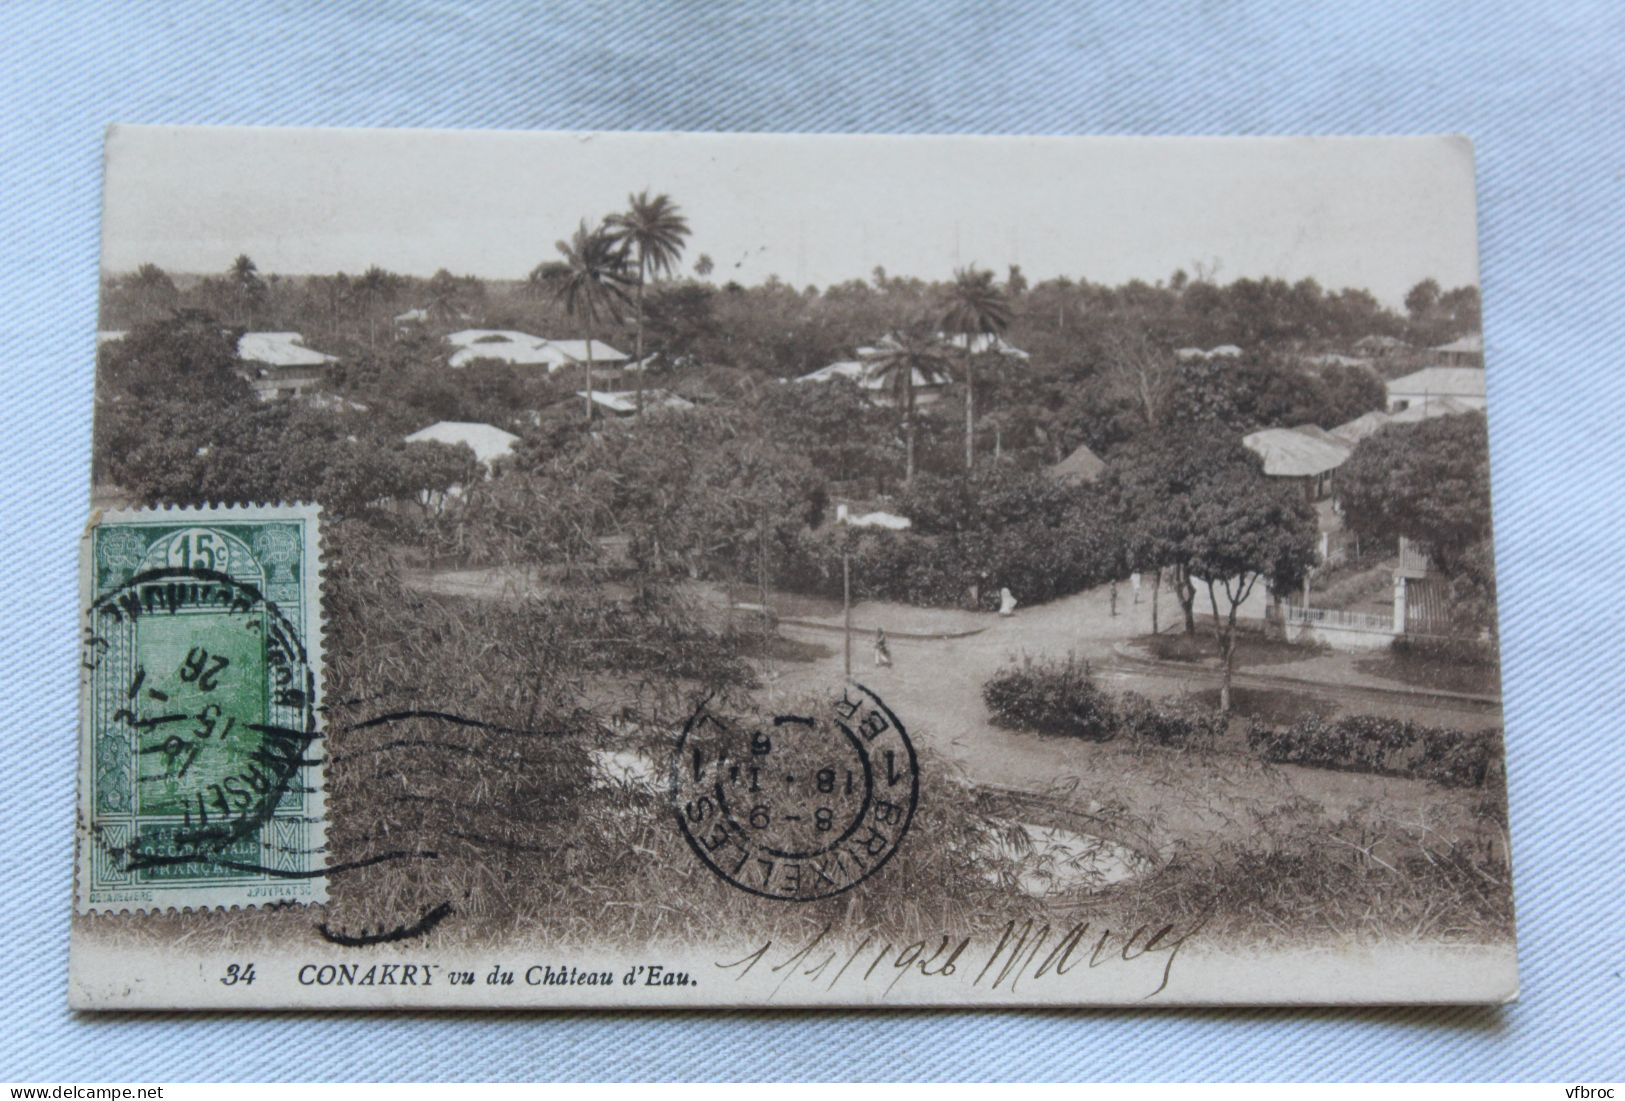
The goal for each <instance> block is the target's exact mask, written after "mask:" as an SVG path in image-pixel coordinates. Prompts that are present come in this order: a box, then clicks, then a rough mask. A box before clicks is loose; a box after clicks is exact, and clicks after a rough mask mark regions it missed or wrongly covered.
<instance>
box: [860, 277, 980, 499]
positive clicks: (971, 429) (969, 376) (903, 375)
mask: <svg viewBox="0 0 1625 1101" xmlns="http://www.w3.org/2000/svg"><path fill="white" fill-rule="evenodd" d="M1009 325H1010V302H1009V299H1008V297H1007V296H1006V295H1005V292H1004V291H1003V290H1001V289H1000V288H999V287H998V285H997V284H995V283H994V282H993V273H992V272H991V271H980V270H978V269H977V268H976V267H975V266H974V265H972V266H971V267H968V268H960V269H958V270H956V271H955V272H954V281H953V283H951V284H950V285H949V286H948V289H947V291H946V293H945V294H944V296H943V301H942V304H941V312H940V314H939V315H938V316H937V317H935V318H932V317H926V318H922V319H920V320H917V321H915V322H914V323H913V324H911V325H908V326H906V327H904V328H902V329H899V330H898V331H896V332H894V333H892V334H890V335H889V336H887V337H886V338H885V339H884V340H882V341H881V342H880V344H879V345H878V346H877V347H876V350H875V352H874V354H873V355H871V356H870V357H869V358H868V362H867V369H868V371H869V376H870V377H871V378H876V379H880V380H882V381H883V384H884V385H885V388H886V389H887V390H888V391H889V392H890V394H891V397H892V404H893V405H895V406H896V407H897V409H898V410H899V411H900V413H901V415H902V419H903V439H904V453H905V456H906V458H905V463H906V466H905V472H904V480H905V481H912V480H913V478H914V388H915V387H916V386H921V385H924V386H930V385H935V384H938V383H941V382H945V381H947V379H948V378H949V377H950V376H951V374H952V373H953V372H952V368H951V366H950V363H951V359H950V350H951V349H957V350H958V351H959V353H960V356H959V364H960V374H961V377H962V379H963V380H964V383H965V469H966V470H970V469H972V468H973V467H974V466H975V464H976V393H975V390H976V386H975V383H976V379H975V364H976V360H977V357H978V356H981V355H984V354H986V353H988V352H997V350H998V341H999V339H1000V338H1001V337H1003V335H1004V331H1005V330H1006V329H1007V328H1008V327H1009Z"/></svg>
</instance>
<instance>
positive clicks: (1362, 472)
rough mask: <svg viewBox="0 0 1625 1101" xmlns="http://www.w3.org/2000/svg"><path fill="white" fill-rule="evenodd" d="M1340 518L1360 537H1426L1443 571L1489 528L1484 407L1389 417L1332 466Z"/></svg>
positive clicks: (1385, 540)
mask: <svg viewBox="0 0 1625 1101" xmlns="http://www.w3.org/2000/svg"><path fill="white" fill-rule="evenodd" d="M1337 497H1338V501H1339V503H1340V504H1341V505H1342V508H1343V516H1344V522H1345V523H1347V524H1348V526H1349V529H1350V530H1352V531H1354V532H1357V533H1358V534H1359V535H1360V537H1361V538H1362V539H1365V540H1369V541H1371V542H1373V543H1380V544H1387V545H1389V546H1392V545H1393V544H1395V543H1396V542H1397V541H1398V540H1399V538H1400V536H1404V537H1405V538H1407V539H1410V540H1412V541H1413V542H1417V543H1422V544H1424V545H1426V547H1427V548H1428V550H1429V552H1430V553H1431V554H1432V555H1433V559H1434V562H1435V563H1436V564H1438V566H1439V568H1440V569H1442V570H1443V571H1444V572H1445V573H1446V574H1452V575H1453V574H1455V573H1456V572H1458V559H1460V558H1461V556H1462V555H1463V554H1465V552H1466V551H1467V549H1468V548H1470V547H1472V546H1473V545H1474V544H1476V543H1479V542H1481V541H1483V540H1486V539H1488V538H1489V536H1490V448H1489V428H1488V423H1487V422H1486V420H1485V418H1484V414H1482V413H1460V414H1456V415H1453V416H1448V417H1434V418H1431V419H1429V420H1425V421H1419V422H1417V423H1415V424H1394V425H1389V426H1387V427H1386V428H1383V429H1382V430H1381V431H1379V432H1377V433H1375V434H1374V435H1371V436H1368V437H1366V438H1365V439H1363V440H1361V441H1360V443H1359V446H1357V447H1356V448H1355V449H1354V454H1353V455H1351V456H1349V461H1348V462H1346V463H1344V464H1343V465H1342V466H1341V467H1339V468H1338V471H1337Z"/></svg>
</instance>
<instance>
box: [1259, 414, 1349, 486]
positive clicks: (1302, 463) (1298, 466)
mask: <svg viewBox="0 0 1625 1101" xmlns="http://www.w3.org/2000/svg"><path fill="white" fill-rule="evenodd" d="M1241 442H1242V443H1243V444H1244V445H1246V447H1247V450H1249V451H1251V452H1253V453H1254V454H1255V455H1258V456H1259V457H1260V458H1262V459H1263V460H1264V473H1265V475H1266V476H1268V477H1271V478H1286V479H1290V480H1292V481H1296V482H1299V483H1300V484H1301V485H1302V486H1303V490H1304V496H1305V498H1307V499H1308V500H1310V501H1315V500H1318V499H1320V498H1321V497H1324V496H1326V494H1327V491H1328V490H1329V489H1330V486H1331V474H1332V471H1334V470H1336V469H1337V468H1338V467H1340V466H1342V465H1343V464H1344V463H1345V462H1347V461H1348V457H1349V455H1350V454H1352V452H1353V448H1352V447H1351V446H1350V445H1349V444H1347V443H1345V442H1344V441H1343V440H1341V439H1339V438H1338V437H1336V436H1334V435H1333V434H1332V433H1330V432H1327V431H1326V430H1325V429H1324V428H1321V427H1319V426H1317V425H1313V424H1300V425H1298V426H1297V427H1296V428H1264V429H1261V430H1259V431H1257V432H1253V433H1251V434H1249V435H1247V436H1243V437H1242V440H1241Z"/></svg>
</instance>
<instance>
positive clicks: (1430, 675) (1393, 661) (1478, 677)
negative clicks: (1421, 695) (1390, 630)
mask: <svg viewBox="0 0 1625 1101" xmlns="http://www.w3.org/2000/svg"><path fill="white" fill-rule="evenodd" d="M1354 667H1355V668H1356V669H1358V670H1359V671H1360V672H1362V673H1365V674H1367V675H1369V676H1373V677H1383V678H1385V679H1387V680H1395V681H1399V682H1400V683H1401V684H1410V685H1414V686H1416V687H1417V688H1428V689H1433V690H1435V691H1439V692H1466V693H1469V694H1472V695H1479V696H1499V695H1500V694H1501V671H1500V670H1499V669H1498V668H1496V666H1495V665H1494V664H1493V663H1489V662H1476V661H1455V660H1451V659H1450V658H1448V657H1444V656H1440V655H1437V654H1432V653H1427V652H1416V651H1404V650H1390V651H1388V652H1387V653H1377V654H1372V655H1371V656H1370V657H1364V658H1360V659H1359V660H1358V661H1356V662H1355V663H1354Z"/></svg>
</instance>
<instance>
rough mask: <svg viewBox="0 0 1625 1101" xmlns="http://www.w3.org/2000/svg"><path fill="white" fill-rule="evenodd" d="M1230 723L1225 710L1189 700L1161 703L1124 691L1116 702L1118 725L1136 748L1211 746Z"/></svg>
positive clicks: (1205, 747) (1222, 734) (1204, 747)
mask: <svg viewBox="0 0 1625 1101" xmlns="http://www.w3.org/2000/svg"><path fill="white" fill-rule="evenodd" d="M1228 726H1229V719H1228V718H1227V717H1226V716H1225V714H1224V712H1222V711H1219V710H1217V709H1215V708H1207V707H1201V706H1199V705H1197V704H1194V703H1191V702H1189V701H1173V702H1162V701H1157V700H1151V699H1147V698H1146V697H1145V696H1142V695H1139V694H1138V693H1135V692H1130V693H1127V694H1126V695H1124V696H1123V698H1122V699H1121V700H1119V701H1118V704H1117V727H1118V730H1119V731H1120V732H1121V733H1123V734H1124V735H1126V736H1127V737H1128V738H1129V740H1130V741H1132V742H1133V743H1134V745H1135V746H1136V747H1141V746H1162V747H1164V748H1167V749H1195V748H1202V749H1207V748H1211V747H1212V746H1213V745H1214V743H1216V742H1217V741H1218V740H1219V739H1220V738H1221V737H1223V736H1224V732H1225V730H1226V729H1227V728H1228Z"/></svg>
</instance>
